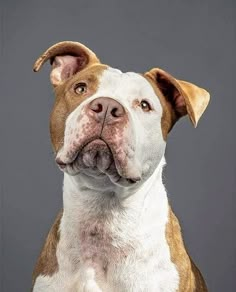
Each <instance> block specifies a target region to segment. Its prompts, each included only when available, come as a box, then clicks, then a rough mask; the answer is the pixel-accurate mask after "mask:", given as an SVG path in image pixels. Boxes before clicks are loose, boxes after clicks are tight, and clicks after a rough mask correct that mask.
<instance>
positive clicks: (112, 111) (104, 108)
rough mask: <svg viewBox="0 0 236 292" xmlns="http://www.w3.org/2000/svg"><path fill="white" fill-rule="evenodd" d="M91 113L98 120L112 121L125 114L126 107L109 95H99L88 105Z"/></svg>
mask: <svg viewBox="0 0 236 292" xmlns="http://www.w3.org/2000/svg"><path fill="white" fill-rule="evenodd" d="M88 108H89V114H90V115H92V117H93V118H94V119H96V120H97V121H99V122H100V121H103V120H104V119H105V118H106V122H109V123H112V122H116V121H119V120H120V119H122V118H123V117H124V116H125V109H124V107H123V106H122V105H121V104H120V103H119V102H117V101H116V100H114V99H112V98H109V97H99V98H96V99H94V100H93V101H91V102H90V104H89V105H88Z"/></svg>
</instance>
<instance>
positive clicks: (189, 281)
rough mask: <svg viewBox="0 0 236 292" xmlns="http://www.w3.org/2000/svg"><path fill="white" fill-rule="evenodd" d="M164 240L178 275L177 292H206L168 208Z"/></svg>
mask: <svg viewBox="0 0 236 292" xmlns="http://www.w3.org/2000/svg"><path fill="white" fill-rule="evenodd" d="M166 239H167V243H168V245H169V248H170V254H171V260H172V262H173V263H174V264H175V266H176V268H177V270H178V273H179V279H180V283H179V290H178V291H179V292H207V287H206V284H205V282H204V279H203V277H202V275H201V273H200V271H199V270H198V268H197V267H196V266H195V264H194V263H193V261H192V260H191V258H190V257H189V255H188V253H187V252H186V249H185V246H184V242H183V239H182V235H181V228H180V225H179V221H178V219H177V218H176V216H175V214H174V213H173V211H172V210H171V208H169V220H168V223H167V226H166Z"/></svg>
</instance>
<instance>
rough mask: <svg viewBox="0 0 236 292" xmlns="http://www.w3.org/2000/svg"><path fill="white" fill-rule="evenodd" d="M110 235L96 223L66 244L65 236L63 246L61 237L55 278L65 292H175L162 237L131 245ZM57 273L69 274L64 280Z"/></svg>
mask: <svg viewBox="0 0 236 292" xmlns="http://www.w3.org/2000/svg"><path fill="white" fill-rule="evenodd" d="M114 233H115V235H114V234H113V233H112V232H111V229H109V228H108V227H107V225H106V224H103V223H101V222H100V221H99V220H98V221H96V222H89V223H87V224H84V226H83V228H81V230H80V232H79V237H78V238H77V237H76V236H71V238H70V243H68V239H69V238H68V236H67V243H66V242H63V237H62V241H61V242H60V243H59V245H58V248H59V250H58V252H57V255H58V260H59V274H60V273H61V275H59V274H58V277H59V278H60V279H63V281H65V282H68V284H65V283H64V284H65V285H66V287H68V288H67V290H66V291H68V292H69V291H70V292H79V291H87V292H101V291H102V292H123V291H132V292H133V291H135V292H136V291H137V292H138V291H150V292H152V291H153V292H154V291H168V292H171V291H176V285H177V283H178V275H177V272H176V269H175V266H174V265H173V263H172V262H171V261H170V255H169V248H168V246H167V244H166V243H165V238H164V237H163V236H161V237H159V238H158V239H157V238H156V237H154V238H151V237H149V238H148V237H147V238H139V240H138V241H137V240H136V241H135V239H134V238H135V236H134V235H133V234H130V237H128V238H126V240H124V238H122V237H121V236H120V234H119V232H118V231H117V230H116V231H115V232H114ZM136 235H137V234H136ZM163 235H164V233H163ZM78 242H79V244H78ZM65 246H66V253H65V249H64V248H65ZM68 246H70V247H71V248H70V249H68ZM60 270H61V271H63V270H64V271H70V273H67V274H66V276H65V275H63V273H62V272H60ZM170 279H172V281H170ZM60 281H61V280H60ZM69 287H70V288H69ZM58 291H60V290H58Z"/></svg>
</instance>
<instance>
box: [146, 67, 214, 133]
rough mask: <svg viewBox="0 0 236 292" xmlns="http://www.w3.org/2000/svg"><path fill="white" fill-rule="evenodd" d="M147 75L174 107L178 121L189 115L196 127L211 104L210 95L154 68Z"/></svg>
mask: <svg viewBox="0 0 236 292" xmlns="http://www.w3.org/2000/svg"><path fill="white" fill-rule="evenodd" d="M145 75H147V76H148V77H150V78H151V79H152V80H154V82H155V84H156V86H157V87H158V88H159V89H160V91H161V92H162V94H163V95H164V97H165V98H166V100H167V101H168V102H169V103H170V104H171V105H172V108H173V110H174V112H175V115H176V117H177V119H178V118H180V117H182V116H184V115H186V114H188V115H189V118H190V120H191V121H192V123H193V125H194V126H195V127H196V126H197V123H198V121H199V119H200V117H201V115H202V114H203V112H204V111H205V109H206V107H207V105H208V103H209V100H210V95H209V93H208V92H207V91H206V90H205V89H203V88H200V87H198V86H196V85H194V84H192V83H189V82H186V81H182V80H177V79H175V78H174V77H173V76H171V75H170V74H168V73H167V72H165V71H164V70H162V69H159V68H154V69H152V70H150V71H149V72H147V73H146V74H145Z"/></svg>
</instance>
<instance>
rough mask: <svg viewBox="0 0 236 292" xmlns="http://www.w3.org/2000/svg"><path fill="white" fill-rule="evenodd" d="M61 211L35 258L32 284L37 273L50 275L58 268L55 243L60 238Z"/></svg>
mask: <svg viewBox="0 0 236 292" xmlns="http://www.w3.org/2000/svg"><path fill="white" fill-rule="evenodd" d="M62 214H63V211H61V212H60V213H59V214H58V215H57V218H56V220H55V222H54V224H53V226H52V228H51V229H50V231H49V233H48V236H47V239H46V242H45V244H44V246H43V249H42V251H41V253H40V256H39V258H38V260H37V263H36V266H35V269H34V272H33V286H34V284H35V281H36V278H37V277H38V276H39V275H45V276H52V275H53V274H54V273H56V272H57V270H58V262H57V256H56V251H57V244H58V242H59V239H60V233H59V227H60V222H61V218H62Z"/></svg>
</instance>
